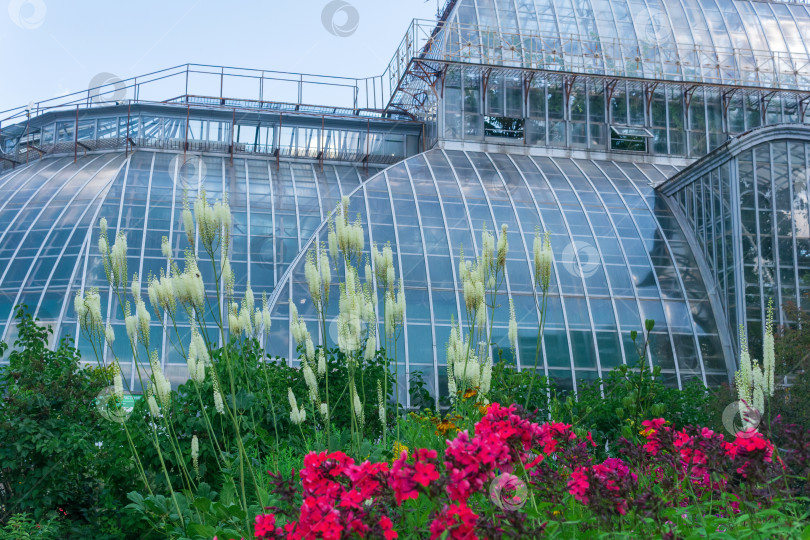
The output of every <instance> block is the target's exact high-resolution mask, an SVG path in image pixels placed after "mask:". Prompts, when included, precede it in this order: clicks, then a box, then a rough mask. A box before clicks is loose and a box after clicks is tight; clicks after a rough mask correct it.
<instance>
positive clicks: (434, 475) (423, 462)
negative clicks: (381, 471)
mask: <svg viewBox="0 0 810 540" xmlns="http://www.w3.org/2000/svg"><path fill="white" fill-rule="evenodd" d="M437 455H438V454H437V452H436V451H435V450H428V449H425V448H418V449H416V450H415V451H414V452H413V460H414V463H413V465H411V464H409V463H408V453H407V452H405V451H403V452H402V454H401V455H400V456H399V458H397V459H396V460H395V461H394V464H393V466H392V467H391V473H390V475H389V484H390V486H391V488H392V489H393V490H394V495H395V497H396V499H397V504H400V505H401V504H402V501H405V500H407V499H415V498H417V497H418V496H419V494H418V493H417V491H416V486H417V484H418V485H420V486H422V487H427V486H428V485H429V484H430V482H433V481H435V480H438V479H439V472H438V471H437V470H436V465H435V463H434V462H435V460H436V457H437Z"/></svg>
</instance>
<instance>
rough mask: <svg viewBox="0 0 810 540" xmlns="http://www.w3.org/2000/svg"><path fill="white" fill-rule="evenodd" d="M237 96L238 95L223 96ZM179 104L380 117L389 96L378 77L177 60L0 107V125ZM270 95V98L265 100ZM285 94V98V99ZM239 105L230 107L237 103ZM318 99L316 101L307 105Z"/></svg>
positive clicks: (382, 114)
mask: <svg viewBox="0 0 810 540" xmlns="http://www.w3.org/2000/svg"><path fill="white" fill-rule="evenodd" d="M229 95H238V96H240V98H239V99H232V98H228V97H227V96H229ZM166 96H180V97H175V98H172V99H171V100H170V101H172V102H175V103H176V102H178V101H179V102H183V103H185V101H184V98H185V96H188V97H189V99H195V100H197V101H198V103H199V104H203V100H209V102H210V103H206V104H211V105H213V104H216V103H217V100H219V105H225V106H229V107H231V106H239V107H257V108H271V109H272V108H278V109H284V107H287V109H288V110H299V109H305V110H310V111H313V112H321V111H326V110H330V111H331V114H343V115H355V116H368V117H383V116H385V113H384V108H385V105H386V103H387V101H388V96H387V94H386V91H385V90H384V88H383V84H382V77H381V76H378V77H367V78H348V77H333V76H328V75H315V74H308V73H292V72H286V71H270V70H257V69H246V68H237V67H227V66H212V65H207V64H182V65H179V66H174V67H171V68H167V69H162V70H159V71H153V72H151V73H147V74H144V75H139V76H137V77H130V78H128V79H117V78H116V79H112V80H110V81H109V82H106V83H104V84H102V85H99V86H95V87H90V88H88V89H87V90H83V91H81V92H74V93H72V94H68V95H65V96H60V97H56V98H51V99H46V100H42V101H35V102H34V101H32V102H31V103H29V104H28V105H26V106H20V107H14V108H11V109H6V110H4V111H0V125H2V124H7V123H17V122H20V121H24V120H28V119H31V118H35V117H36V116H39V115H40V114H43V113H45V112H49V111H54V110H60V109H73V108H76V107H77V106H78V107H80V108H90V107H94V106H100V105H110V104H111V103H118V102H129V103H140V102H165V101H166ZM266 96H267V97H270V96H272V98H273V100H272V101H270V100H267V99H266ZM284 97H287V98H288V99H284ZM237 102H238V103H239V105H235V104H236V103H237ZM309 103H319V104H321V105H317V106H316V105H309Z"/></svg>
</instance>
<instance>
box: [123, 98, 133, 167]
mask: <svg viewBox="0 0 810 540" xmlns="http://www.w3.org/2000/svg"><path fill="white" fill-rule="evenodd" d="M131 117H132V101H129V103H127V149H126V152H124V157H129V123H130V119H131Z"/></svg>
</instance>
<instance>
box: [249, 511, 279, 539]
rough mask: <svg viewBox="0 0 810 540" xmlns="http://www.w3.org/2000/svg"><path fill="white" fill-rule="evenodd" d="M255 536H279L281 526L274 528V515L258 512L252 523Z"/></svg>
mask: <svg viewBox="0 0 810 540" xmlns="http://www.w3.org/2000/svg"><path fill="white" fill-rule="evenodd" d="M254 536H255V537H256V538H276V537H280V536H281V528H278V529H277V528H276V516H275V515H273V514H259V515H257V516H256V524H255V525H254Z"/></svg>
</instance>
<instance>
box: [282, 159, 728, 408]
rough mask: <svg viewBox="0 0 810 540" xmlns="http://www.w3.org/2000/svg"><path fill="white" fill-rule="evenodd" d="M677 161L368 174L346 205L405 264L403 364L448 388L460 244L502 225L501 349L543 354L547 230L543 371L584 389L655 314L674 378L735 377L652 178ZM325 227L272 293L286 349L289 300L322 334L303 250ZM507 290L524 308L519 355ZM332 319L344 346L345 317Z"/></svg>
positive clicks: (660, 353)
mask: <svg viewBox="0 0 810 540" xmlns="http://www.w3.org/2000/svg"><path fill="white" fill-rule="evenodd" d="M674 172H676V171H675V169H674V168H672V167H667V166H653V165H645V164H633V163H628V162H618V161H616V162H614V161H596V160H584V159H567V158H566V159H560V158H550V157H528V156H519V155H507V154H501V153H480V152H461V151H444V150H431V151H428V152H426V153H424V154H421V155H418V156H414V157H412V158H409V159H407V160H405V161H403V162H401V163H399V164H396V165H394V166H392V167H390V168H388V169H386V170H385V171H384V172H382V173H380V174H378V175H377V176H375V177H373V178H371V179H370V180H369V181H367V182H365V183H363V184H362V185H361V186H360V187H358V189H357V190H355V192H354V193H353V194H352V195H351V198H350V206H349V212H350V215H351V216H353V215H354V214H355V213H357V214H359V215H360V216H361V217H362V219H363V221H364V225H365V227H366V234H367V237H366V249H369V246H370V245H371V243H372V242H373V243H376V244H377V245H378V246H382V245H384V244H386V243H388V242H390V243H391V246H392V248H393V251H394V254H395V255H394V260H395V266H397V267H398V268H399V269H401V273H402V277H403V281H404V290H405V298H406V303H407V310H406V315H405V319H406V325H405V332H404V336H403V337H402V339H401V340H400V343H399V348H400V351H399V354H398V357H399V358H400V359H403V358H404V364H405V366H406V370H405V371H407V372H409V373H412V372H414V371H421V372H423V373H424V374H425V379H426V380H428V381H429V384H430V385H431V387H432V389H436V388H438V389H439V390H440V392H441V393H446V379H445V369H444V368H443V367H442V366H443V365H444V363H445V352H444V349H445V345H446V343H447V340H448V336H449V334H450V324H451V320H453V319H454V320H456V321H459V320H461V321H463V320H464V310H463V295H462V294H461V291H460V283H459V278H458V277H457V276H458V263H459V249H460V248H461V246H464V248H465V252H466V253H467V254H468V257H469V254H470V253H471V252H473V251H478V245H477V244H478V242H479V241H480V235H481V231H482V227H483V226H484V225H485V224H486V226H487V228H488V229H489V230H496V225H497V229H499V228H500V226H501V224H504V223H505V224H507V225H508V227H509V230H508V235H509V236H508V238H509V246H510V250H509V255H508V260H507V263H506V268H507V279H506V285H505V290H504V291H502V294H501V295H500V300H499V302H500V305H501V308H500V309H497V310H496V313H495V319H494V321H495V323H494V324H495V330H494V336H495V337H494V341H495V347H500V348H502V349H503V354H504V356H503V358H504V359H505V360H507V361H510V362H514V363H516V364H517V365H518V366H522V367H527V366H531V365H533V364H534V354H535V338H536V332H537V324H538V311H537V309H536V305H535V298H534V293H533V287H532V278H531V272H532V257H533V255H532V242H533V238H534V234H535V227H538V228H539V229H540V230H542V231H549V232H550V233H551V241H552V246H553V251H554V259H555V268H554V272H553V287H552V289H553V293H552V296H551V300H550V304H549V308H548V318H547V323H546V333H545V338H544V346H543V358H544V359H543V361H542V362H541V365H542V370H543V372H544V373H545V374H547V375H549V376H550V377H552V378H554V379H556V380H557V382H558V383H560V384H562V385H563V386H568V387H572V386H573V387H575V386H576V379H593V378H596V377H599V376H601V375H602V374H603V372H604V371H606V370H608V369H610V368H611V367H614V366H616V365H618V364H620V363H624V362H630V363H632V362H634V361H635V359H637V353H636V351H635V348H634V346H633V343H632V342H631V340H630V338H629V334H630V332H631V331H632V330H637V331H640V330H641V325H642V321H643V320H644V319H648V318H649V319H654V320H655V321H656V323H657V324H656V327H655V331H654V332H653V334H652V336H651V343H650V352H651V355H652V359H653V362H654V363H656V364H659V365H661V366H662V368H663V371H664V374H665V377H666V378H667V380H668V381H669V382H670V383H672V384H679V385H680V384H681V383H682V382H683V381H685V380H686V379H688V378H691V377H698V378H700V379H701V380H703V381H707V382H709V383H710V384H711V383H718V382H721V381H726V380H727V377H728V375H727V371H726V363H725V360H724V354H723V346H724V343H725V344H726V345H728V341H727V340H726V337H727V336H725V335H722V336H721V334H720V332H722V331H724V330H721V331H718V327H717V324H716V322H715V317H714V312H713V309H712V305H711V303H710V302H709V300H708V298H709V294H708V292H707V288H706V286H705V284H704V282H703V280H702V278H701V276H700V274H699V271H698V267H697V263H696V260H695V258H694V256H693V254H692V252H691V250H690V248H689V246H688V244H687V240H686V237H685V236H684V234H683V231H682V230H681V229H680V227H679V226H678V224H677V222H676V220H675V218H674V217H673V215H672V214H671V212H670V210H669V208H668V206H667V205H666V203H665V201H664V199H663V196H662V195H660V194H659V193H657V192H656V191H655V190H654V189H653V188H652V187H650V185H649V184H650V182H651V181H656V182H659V181H661V180H663V179H664V178H665V177H668V176H671V175H672V174H673V173H674ZM369 228H370V230H369ZM326 232H327V229H326V224H325V223H323V224H321V226H320V227H319V229H318V230H317V232H316V234H315V236H314V237H313V238H312V239H311V240H310V242H309V244H308V245H305V246H303V247H304V249H303V250H302V252H301V254H299V256H298V258H297V259H296V261H295V262H294V263H293V265H292V266H291V267H290V270H289V271H288V273H287V274H285V276H283V277H282V278H281V280H280V282H279V286H278V287H277V289H276V291H275V293H274V297H273V299H272V303H273V310H274V311H273V315H274V317H277V318H279V319H280V321H278V322H274V327H275V330H274V335H275V336H277V337H278V338H281V339H275V340H273V341H272V342H271V344H270V347H271V349H272V350H273V352H275V353H277V354H279V355H282V356H284V357H287V358H290V357H292V356H291V354H292V347H293V345H292V344H290V343H285V342H284V341H283V338H284V336H286V335H287V333H288V331H287V325H288V321H287V318H288V313H289V310H288V306H289V302H295V304H296V306H297V308H298V312H299V314H301V315H302V316H303V317H304V318H305V319H306V320H308V322H309V324H310V331H311V332H312V334H313V336H318V334H319V331H318V326H317V325H316V324H315V322H316V321H315V318H314V317H315V312H314V309H313V307H312V304H311V301H310V299H309V293H308V289H307V285H306V281H305V278H304V268H303V267H304V262H305V252H306V249H307V248H308V246H312V245H313V243H314V242H315V240H316V239H317V240H319V241H324V242H325V241H326V240H327V238H326ZM506 293H508V294H509V295H510V296H511V298H512V299H513V300H514V303H515V311H516V312H517V313H518V314H519V318H518V325H519V328H520V330H519V339H518V341H519V346H518V349H517V351H516V353H515V356H514V357H512V354H511V353H510V352H509V350H510V346H509V344H508V337H507V324H508V307H506V306H508V301H507V296H506ZM337 297H338V294H337V292H335V293H334V294H333V295H331V298H333V299H336V298H337ZM332 302H333V303H335V304H336V302H337V301H336V300H333V301H332ZM333 308H335V309H336V306H333ZM333 311H335V310H334V309H333ZM332 315H333V316H334V315H336V313H333V314H332ZM279 327H281V328H282V329H281V332H280V333H278V332H279ZM328 327H329V328H330V329H329V330H328V332H329V334H330V335H329V336H328V341H329V343H330V344H334V343H335V342H336V335H334V334H336V328H335V323H334V322H332V323H330V324H329V325H328ZM378 335H379V334H378ZM721 337H722V339H721ZM572 374H575V375H576V377H574V378H572ZM403 383H404V381H403ZM403 386H404V384H403ZM403 399H406V396H403Z"/></svg>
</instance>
